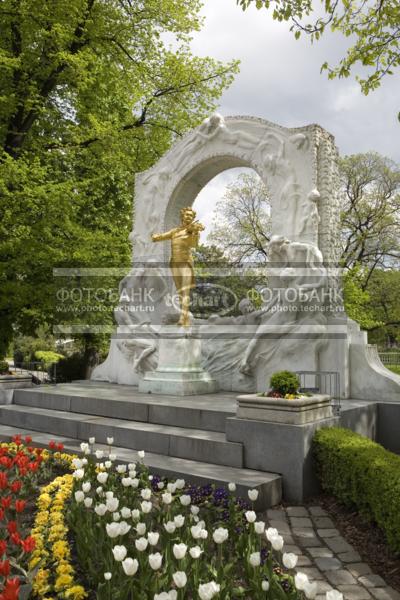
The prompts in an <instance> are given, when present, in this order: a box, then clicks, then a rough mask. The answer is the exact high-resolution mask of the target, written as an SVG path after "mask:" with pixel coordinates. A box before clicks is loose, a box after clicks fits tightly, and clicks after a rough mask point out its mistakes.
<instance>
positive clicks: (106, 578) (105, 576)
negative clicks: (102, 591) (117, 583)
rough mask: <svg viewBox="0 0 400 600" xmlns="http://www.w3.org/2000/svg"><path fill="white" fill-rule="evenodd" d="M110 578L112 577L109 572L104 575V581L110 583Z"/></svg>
mask: <svg viewBox="0 0 400 600" xmlns="http://www.w3.org/2000/svg"><path fill="white" fill-rule="evenodd" d="M111 577H112V573H109V572H107V573H104V579H105V580H106V581H110V579H111Z"/></svg>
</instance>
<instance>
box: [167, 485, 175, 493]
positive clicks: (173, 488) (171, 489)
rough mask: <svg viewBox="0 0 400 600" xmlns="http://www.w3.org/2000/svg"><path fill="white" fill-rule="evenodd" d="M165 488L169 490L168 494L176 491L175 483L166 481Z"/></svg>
mask: <svg viewBox="0 0 400 600" xmlns="http://www.w3.org/2000/svg"><path fill="white" fill-rule="evenodd" d="M167 490H168V491H169V493H170V494H175V492H176V485H175V483H167Z"/></svg>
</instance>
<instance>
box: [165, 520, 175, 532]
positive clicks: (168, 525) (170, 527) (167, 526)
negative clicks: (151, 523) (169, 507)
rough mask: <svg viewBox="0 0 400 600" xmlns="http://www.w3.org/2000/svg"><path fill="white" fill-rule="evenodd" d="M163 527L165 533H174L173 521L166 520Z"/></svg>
mask: <svg viewBox="0 0 400 600" xmlns="http://www.w3.org/2000/svg"><path fill="white" fill-rule="evenodd" d="M164 529H165V531H166V532H167V533H174V532H175V530H176V525H175V523H174V521H167V523H164Z"/></svg>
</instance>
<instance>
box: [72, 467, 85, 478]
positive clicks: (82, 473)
mask: <svg viewBox="0 0 400 600" xmlns="http://www.w3.org/2000/svg"><path fill="white" fill-rule="evenodd" d="M84 476H85V471H84V470H83V469H77V470H76V471H74V473H73V477H74V479H83V478H84Z"/></svg>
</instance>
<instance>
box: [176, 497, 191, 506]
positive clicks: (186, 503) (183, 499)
mask: <svg viewBox="0 0 400 600" xmlns="http://www.w3.org/2000/svg"><path fill="white" fill-rule="evenodd" d="M179 500H180V501H181V504H182V506H189V504H190V503H191V501H192V498H191V497H190V496H189V495H188V494H182V496H180V498H179Z"/></svg>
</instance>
